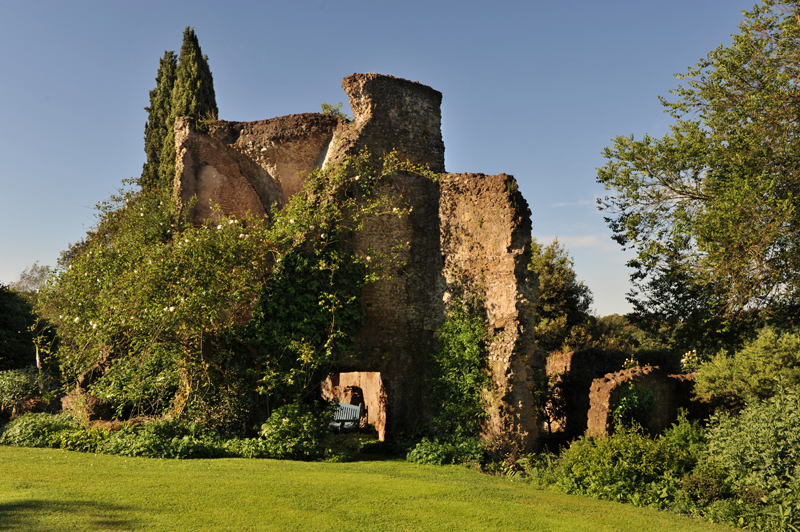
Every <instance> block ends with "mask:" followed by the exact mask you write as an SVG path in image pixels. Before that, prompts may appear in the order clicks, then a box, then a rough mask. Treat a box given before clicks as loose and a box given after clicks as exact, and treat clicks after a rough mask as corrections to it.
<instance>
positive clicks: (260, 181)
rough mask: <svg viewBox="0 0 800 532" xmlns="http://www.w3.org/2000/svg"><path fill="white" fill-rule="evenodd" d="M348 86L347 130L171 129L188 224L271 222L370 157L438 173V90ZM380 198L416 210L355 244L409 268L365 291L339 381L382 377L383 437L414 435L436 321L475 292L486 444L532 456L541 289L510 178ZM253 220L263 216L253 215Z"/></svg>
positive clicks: (309, 119)
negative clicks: (329, 175) (358, 159)
mask: <svg viewBox="0 0 800 532" xmlns="http://www.w3.org/2000/svg"><path fill="white" fill-rule="evenodd" d="M342 87H343V88H344V90H345V92H346V93H347V95H348V97H349V98H350V106H351V108H352V109H353V114H354V119H353V121H352V122H349V121H347V120H344V119H341V118H337V117H333V116H329V115H320V114H313V113H308V114H302V115H291V116H287V117H279V118H274V119H271V120H264V121H260V122H225V121H219V122H218V123H216V124H214V125H211V126H210V128H209V131H208V133H207V134H201V133H197V132H196V131H195V129H194V127H193V122H192V120H191V119H179V120H178V121H177V122H176V126H175V127H176V146H177V147H178V165H177V175H176V181H175V190H176V194H177V195H179V197H180V198H181V199H182V200H183V201H184V202H186V201H188V199H189V198H190V197H192V196H193V195H196V196H197V198H198V202H197V206H196V207H195V211H194V212H193V213H191V214H192V216H193V219H194V220H195V221H200V220H202V219H204V218H206V217H208V216H209V215H210V213H211V211H210V209H209V207H208V205H209V204H210V203H212V202H216V203H219V204H220V205H221V207H222V211H223V213H224V214H226V215H230V214H234V215H236V216H242V215H243V214H244V212H246V211H251V212H263V213H266V214H268V213H269V212H270V209H271V208H272V207H273V206H275V205H277V206H278V207H280V206H282V205H284V204H285V203H286V202H287V201H288V200H289V198H291V196H292V195H294V194H296V193H297V191H299V190H300V189H301V187H302V184H303V179H304V177H305V176H306V175H308V173H309V172H310V171H312V170H313V169H314V168H315V167H318V166H320V165H326V164H331V163H335V162H337V161H340V160H342V159H343V158H344V157H346V156H348V155H352V154H355V153H358V152H359V151H360V150H361V149H364V148H367V149H368V150H369V151H370V152H371V153H372V154H373V155H375V156H382V155H384V154H387V153H389V152H390V151H392V150H395V151H396V152H397V155H398V157H399V158H400V159H401V160H410V161H412V162H414V163H416V164H422V165H427V166H428V167H429V168H430V169H431V170H433V171H434V172H444V143H443V141H442V135H441V109H440V107H441V100H442V95H441V93H440V92H438V91H436V90H434V89H432V88H430V87H427V86H425V85H422V84H420V83H417V82H411V81H407V80H403V79H398V78H394V77H392V76H383V75H378V74H353V75H351V76H348V77H347V78H345V79H344V80H343V82H342ZM381 187H382V188H381V193H383V194H385V195H387V196H390V197H392V198H393V199H394V200H395V201H397V202H398V203H400V202H402V203H404V204H406V205H408V206H410V207H412V210H411V212H410V213H409V214H408V215H407V216H403V217H402V218H398V217H396V216H383V217H379V218H376V219H373V220H371V221H369V222H368V223H367V224H366V226H365V229H364V231H363V232H362V233H361V234H360V236H359V239H358V241H357V242H356V243H355V245H356V248H357V249H359V250H361V251H362V252H372V251H375V252H381V251H388V250H389V249H391V248H392V247H393V246H394V245H395V244H396V243H398V242H405V243H407V249H406V251H405V252H404V256H403V257H401V259H402V261H403V262H404V265H403V266H402V267H398V268H397V269H396V271H395V272H394V273H395V275H394V276H393V277H392V278H390V279H387V280H384V281H380V282H378V283H375V284H372V285H370V286H368V287H367V288H366V289H365V292H364V294H363V298H362V300H363V302H364V305H365V310H366V315H367V322H366V325H365V327H364V329H363V330H362V331H361V332H360V333H359V334H358V335H357V337H356V345H357V348H356V350H355V352H354V353H353V354H352V356H351V357H348V358H347V359H346V360H343V361H342V370H343V371H344V372H348V373H349V372H373V373H380V375H381V378H382V381H383V385H384V387H385V393H386V397H387V402H386V431H387V433H388V434H391V433H392V432H395V431H406V432H408V431H413V430H414V429H415V427H416V426H417V425H418V423H419V421H420V420H421V419H423V418H424V417H426V416H428V415H430V414H431V413H432V412H434V411H435V409H436V408H437V406H438V405H431V404H429V395H428V389H427V384H426V381H425V378H426V373H427V372H426V368H425V364H426V356H427V353H428V352H430V350H431V349H432V348H433V346H434V342H435V338H434V334H435V330H436V328H437V327H438V325H439V324H440V323H441V322H442V321H443V320H444V316H445V304H444V299H445V298H446V293H447V286H448V285H450V286H451V288H452V287H455V286H456V285H461V286H463V287H465V288H467V289H478V290H480V292H481V294H482V295H483V297H484V300H485V303H486V310H487V318H488V323H489V326H490V329H491V332H493V334H494V338H495V340H494V341H493V343H492V344H491V346H490V349H489V350H490V355H489V358H490V360H489V361H488V362H489V366H490V371H491V375H492V382H493V390H492V391H491V393H490V394H489V396H488V397H487V398H486V399H487V403H488V405H489V410H490V414H491V422H490V423H489V424H488V426H487V435H488V436H490V437H497V438H499V439H502V438H503V437H505V436H509V437H510V440H513V442H514V443H515V444H516V445H518V446H520V447H521V448H523V449H525V450H529V449H532V448H533V445H534V442H535V439H536V435H537V430H536V415H535V408H534V405H533V394H532V389H533V368H532V367H531V363H532V357H533V353H534V350H535V343H534V338H533V320H534V311H535V303H536V293H535V282H534V278H533V275H531V274H530V272H529V271H528V270H527V266H528V264H529V262H530V240H531V222H530V216H529V215H530V211H529V210H528V204H527V202H526V201H525V199H524V198H523V197H522V195H521V194H520V193H519V191H518V190H517V185H516V181H515V180H514V178H513V177H511V176H508V175H505V174H500V175H497V176H484V175H483V174H441V178H440V182H439V183H436V182H434V181H431V180H430V179H428V178H423V177H417V176H407V175H395V176H391V177H389V178H387V179H385V180H384V182H383V183H382V184H381ZM259 208H260V209H261V210H260V211H258V209H259Z"/></svg>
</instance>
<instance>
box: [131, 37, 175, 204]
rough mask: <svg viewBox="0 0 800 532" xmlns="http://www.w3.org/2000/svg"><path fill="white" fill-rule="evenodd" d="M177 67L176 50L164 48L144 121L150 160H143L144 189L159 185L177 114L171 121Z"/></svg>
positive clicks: (141, 183) (146, 146)
mask: <svg viewBox="0 0 800 532" xmlns="http://www.w3.org/2000/svg"><path fill="white" fill-rule="evenodd" d="M177 67H178V60H177V58H176V56H175V52H164V57H162V58H161V59H159V65H158V74H157V75H156V88H155V89H153V90H151V91H150V106H149V107H145V111H147V122H146V123H145V125H144V151H145V153H146V154H147V161H146V162H145V163H144V167H143V168H142V177H141V179H140V180H139V184H140V185H141V186H142V189H144V190H149V189H152V188H154V187H157V185H158V183H159V177H158V175H159V173H158V172H159V167H160V166H161V152H162V150H163V149H164V139H165V138H166V137H167V136H168V133H169V130H170V129H172V126H173V124H174V123H175V119H174V118H173V119H172V121H170V116H171V115H172V89H173V88H174V86H175V78H176V72H175V71H176V69H177Z"/></svg>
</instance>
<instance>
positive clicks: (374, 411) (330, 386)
mask: <svg viewBox="0 0 800 532" xmlns="http://www.w3.org/2000/svg"><path fill="white" fill-rule="evenodd" d="M351 386H355V387H358V388H360V389H361V392H362V393H363V396H364V406H366V408H367V416H366V417H367V419H366V421H367V423H369V424H370V425H372V426H373V427H375V430H376V431H377V432H378V439H379V440H380V441H384V440H385V439H386V407H387V400H386V399H387V396H386V389H385V388H384V386H383V380H382V379H381V374H380V373H378V372H374V371H372V372H368V371H352V372H347V373H338V374H336V375H331V376H330V377H328V378H327V379H325V381H324V382H323V383H322V397H323V398H324V399H326V400H328V401H331V400H333V399H337V400H338V401H339V402H347V403H348V404H352V403H350V402H349V401H348V398H347V397H346V390H347V389H348V388H349V387H351Z"/></svg>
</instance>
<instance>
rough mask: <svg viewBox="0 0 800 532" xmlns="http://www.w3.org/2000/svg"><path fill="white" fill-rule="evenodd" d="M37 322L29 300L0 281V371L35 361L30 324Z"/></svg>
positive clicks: (27, 364)
mask: <svg viewBox="0 0 800 532" xmlns="http://www.w3.org/2000/svg"><path fill="white" fill-rule="evenodd" d="M34 323H36V315H35V314H34V312H33V308H32V307H31V303H30V301H28V300H27V299H26V298H24V297H23V296H21V295H20V294H19V293H17V292H16V291H15V290H12V289H10V288H9V287H8V286H5V285H3V284H0V371H3V370H8V369H16V368H22V367H25V366H32V365H34V364H35V363H36V349H35V347H34V344H33V337H34V335H33V333H32V332H31V326H32V325H33V324H34Z"/></svg>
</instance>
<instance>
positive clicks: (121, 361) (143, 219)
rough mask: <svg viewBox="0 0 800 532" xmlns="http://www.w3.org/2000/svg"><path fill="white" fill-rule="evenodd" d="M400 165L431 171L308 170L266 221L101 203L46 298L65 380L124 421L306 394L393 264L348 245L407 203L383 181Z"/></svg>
mask: <svg viewBox="0 0 800 532" xmlns="http://www.w3.org/2000/svg"><path fill="white" fill-rule="evenodd" d="M397 172H406V173H418V174H419V173H421V174H424V175H428V176H431V177H432V175H431V174H430V173H428V172H426V171H425V170H423V169H421V168H418V167H415V166H413V165H411V164H408V163H401V162H399V161H397V159H396V158H395V157H394V156H391V155H390V156H388V157H386V158H385V159H384V160H382V161H381V162H380V164H375V161H373V160H372V159H371V158H370V156H369V154H367V153H362V154H361V155H359V156H356V157H352V158H349V159H347V160H346V161H344V162H343V163H342V164H340V165H338V166H333V167H330V168H327V169H325V170H321V171H316V172H314V173H312V174H311V175H310V176H308V177H307V178H306V182H305V188H304V189H303V191H302V193H300V194H298V195H296V196H295V197H293V198H292V199H291V200H290V201H289V203H288V205H286V206H285V207H284V208H283V209H282V210H280V211H278V212H275V213H273V214H272V217H271V218H269V217H257V216H246V217H244V218H242V219H238V218H234V217H226V216H224V215H223V213H221V212H220V211H218V210H217V211H214V215H213V217H212V219H209V220H206V222H204V223H202V224H200V225H197V226H194V225H191V224H189V223H188V222H187V221H186V220H184V219H182V218H180V217H178V216H177V214H176V209H175V207H174V205H173V204H172V202H171V200H169V199H167V198H163V197H159V196H158V195H157V194H155V193H150V194H147V193H142V192H139V191H134V190H129V191H124V192H122V193H121V194H120V195H119V196H116V197H114V198H112V200H111V201H110V202H102V203H101V204H100V205H99V206H98V208H99V210H100V222H99V224H98V225H97V227H96V228H95V229H94V230H93V232H92V233H90V234H89V237H88V238H87V240H86V241H85V242H83V243H82V244H80V245H79V246H76V247H74V248H73V249H72V250H70V253H69V254H68V255H69V256H68V257H67V258H68V259H69V260H68V261H66V262H64V263H63V264H62V266H61V268H60V269H59V270H58V271H57V272H56V275H55V276H54V277H53V278H52V281H51V282H50V284H49V285H48V286H47V287H46V288H45V290H44V291H43V293H42V295H41V297H40V298H39V307H40V311H41V312H42V313H43V314H44V315H46V316H48V317H49V318H50V319H51V320H53V321H54V322H55V323H56V325H57V328H58V333H59V336H60V347H59V349H58V351H57V352H56V353H55V356H56V358H57V360H58V362H59V364H60V367H61V370H62V372H63V375H64V378H65V380H66V381H67V383H69V385H70V386H74V385H75V384H77V383H78V382H82V383H84V385H87V384H86V383H88V386H89V391H90V393H92V394H93V395H95V396H97V397H100V398H102V399H105V400H108V401H109V402H110V403H111V404H112V405H113V406H114V408H115V410H116V415H117V416H120V417H124V416H127V415H132V414H161V413H166V412H172V413H174V414H175V415H178V416H186V417H189V418H192V419H198V420H202V421H203V422H205V423H207V424H208V425H209V426H214V427H217V428H219V429H221V430H225V431H237V430H241V429H242V428H243V427H245V426H248V425H249V426H252V425H253V424H254V423H256V422H259V421H260V420H263V419H264V418H266V417H267V416H268V415H269V412H270V409H271V408H275V407H277V406H280V405H282V404H289V403H292V402H294V401H295V400H297V399H304V398H306V395H308V393H310V391H309V390H310V389H311V387H313V386H315V385H316V384H317V383H318V382H319V381H320V380H322V378H323V377H324V375H325V374H327V372H328V371H330V369H331V368H332V365H333V364H334V363H335V362H336V360H337V359H338V356H339V354H340V353H341V352H342V351H343V350H344V349H346V348H347V346H348V341H349V338H350V337H351V336H352V334H353V332H354V331H355V330H357V329H358V328H359V327H360V326H361V324H362V322H363V312H362V310H361V303H360V300H359V295H360V291H361V288H362V286H363V285H364V284H365V283H367V282H372V281H374V280H376V279H378V278H380V277H381V276H382V275H385V272H386V271H389V270H387V269H386V268H387V267H388V266H389V265H390V264H392V263H393V262H394V259H395V257H393V256H391V255H386V254H380V253H376V252H373V251H371V250H361V251H359V252H355V251H353V250H352V246H349V245H348V243H349V242H351V241H352V239H353V238H354V237H355V235H356V234H357V233H358V232H359V231H360V230H361V229H362V227H363V224H364V222H365V220H366V219H368V218H369V217H372V216H377V215H381V214H386V215H392V216H404V215H406V213H407V209H406V207H405V203H404V200H403V198H402V197H388V196H385V195H380V194H377V193H376V192H375V189H376V186H377V184H378V183H379V181H380V180H381V179H382V178H383V177H384V176H387V175H390V174H394V173H397ZM398 245H399V243H398ZM398 249H400V247H398ZM278 325H280V326H278ZM265 396H266V397H265ZM260 398H262V399H260ZM259 418H260V419H259Z"/></svg>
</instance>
